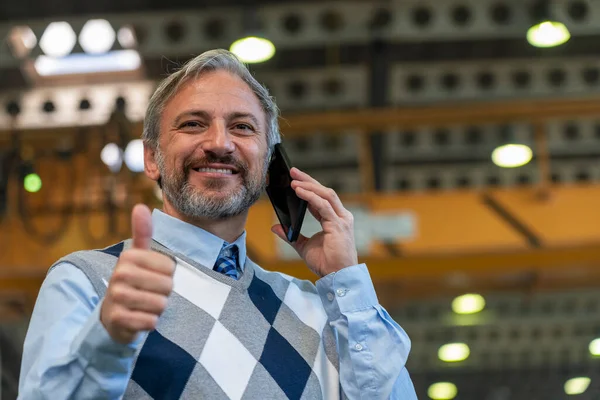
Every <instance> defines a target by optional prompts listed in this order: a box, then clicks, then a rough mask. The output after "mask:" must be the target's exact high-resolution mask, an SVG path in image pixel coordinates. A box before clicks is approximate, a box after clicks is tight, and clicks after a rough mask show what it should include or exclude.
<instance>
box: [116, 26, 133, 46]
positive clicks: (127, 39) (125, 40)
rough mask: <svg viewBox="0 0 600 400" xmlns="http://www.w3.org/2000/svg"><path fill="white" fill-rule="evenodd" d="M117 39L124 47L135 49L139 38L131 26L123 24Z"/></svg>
mask: <svg viewBox="0 0 600 400" xmlns="http://www.w3.org/2000/svg"><path fill="white" fill-rule="evenodd" d="M117 40H118V41H119V44H120V45H121V47H123V48H124V49H133V48H134V47H135V46H137V39H136V38H135V33H134V31H133V28H132V27H131V26H122V27H121V28H119V31H118V32H117Z"/></svg>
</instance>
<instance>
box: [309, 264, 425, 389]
mask: <svg viewBox="0 0 600 400" xmlns="http://www.w3.org/2000/svg"><path fill="white" fill-rule="evenodd" d="M316 286H317V291H318V292H319V296H320V297H321V301H322V303H323V306H324V308H325V311H326V313H327V315H328V317H329V321H330V323H331V325H332V327H333V328H334V330H335V332H336V335H337V346H338V352H339V359H340V383H341V385H342V389H343V390H344V393H345V394H346V395H347V396H348V397H349V398H351V399H369V400H371V399H394V400H400V399H402V400H413V399H414V400H416V399H417V395H416V393H415V390H414V387H413V384H412V381H411V379H410V376H409V374H408V371H407V370H406V367H405V364H406V361H407V359H408V354H409V352H410V345H411V343H410V339H409V337H408V335H407V334H406V332H405V331H404V330H403V329H402V328H401V327H400V326H399V325H398V324H397V323H396V322H395V321H394V320H393V319H392V318H391V317H390V315H389V314H388V313H387V311H386V310H385V309H384V308H383V307H382V306H381V305H379V302H378V300H377V295H376V293H375V289H374V287H373V282H372V281H371V277H370V275H369V271H368V270H367V266H366V265H365V264H359V265H355V266H352V267H348V268H344V269H342V270H340V271H338V272H335V273H332V274H329V275H327V276H325V277H323V278H321V279H319V280H318V281H317V284H316Z"/></svg>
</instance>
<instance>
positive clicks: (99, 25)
mask: <svg viewBox="0 0 600 400" xmlns="http://www.w3.org/2000/svg"><path fill="white" fill-rule="evenodd" d="M115 37H116V34H115V30H114V29H113V28H112V26H111V25H110V22H108V21H107V20H105V19H90V20H89V21H87V22H86V23H85V25H83V28H81V33H80V34H79V44H80V45H81V48H82V49H83V50H84V51H85V52H86V53H89V54H102V53H106V52H108V51H109V50H110V49H111V48H112V46H113V44H114V43H115Z"/></svg>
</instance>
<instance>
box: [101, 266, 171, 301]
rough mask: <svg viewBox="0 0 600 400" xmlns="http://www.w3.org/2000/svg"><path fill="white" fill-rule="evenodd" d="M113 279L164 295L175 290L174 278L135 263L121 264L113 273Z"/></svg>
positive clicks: (116, 281) (115, 281)
mask: <svg viewBox="0 0 600 400" xmlns="http://www.w3.org/2000/svg"><path fill="white" fill-rule="evenodd" d="M112 281H113V282H114V283H125V284H126V285H128V286H130V287H132V288H135V289H140V290H145V291H148V292H152V293H157V294H161V295H164V296H168V295H169V294H171V292H172V291H173V279H172V278H171V277H170V276H168V275H165V274H158V273H156V272H154V271H150V270H147V269H145V268H140V267H138V266H136V265H134V264H127V265H122V266H120V267H119V268H118V269H117V270H115V272H114V273H113V276H112Z"/></svg>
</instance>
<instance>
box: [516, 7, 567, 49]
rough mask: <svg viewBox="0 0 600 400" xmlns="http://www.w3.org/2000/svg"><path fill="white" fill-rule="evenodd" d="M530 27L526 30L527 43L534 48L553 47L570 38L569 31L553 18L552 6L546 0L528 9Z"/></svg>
mask: <svg viewBox="0 0 600 400" xmlns="http://www.w3.org/2000/svg"><path fill="white" fill-rule="evenodd" d="M530 15H531V20H532V25H531V27H530V28H529V29H528V30H527V41H528V42H529V44H531V45H532V46H535V47H554V46H559V45H561V44H563V43H565V42H567V41H568V40H569V39H570V38H571V34H570V33H569V29H568V28H567V27H566V26H565V24H563V23H562V22H560V21H558V20H557V19H556V18H555V13H554V12H553V9H552V4H551V2H550V1H548V0H539V1H536V2H535V3H533V4H532V6H531V9H530Z"/></svg>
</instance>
